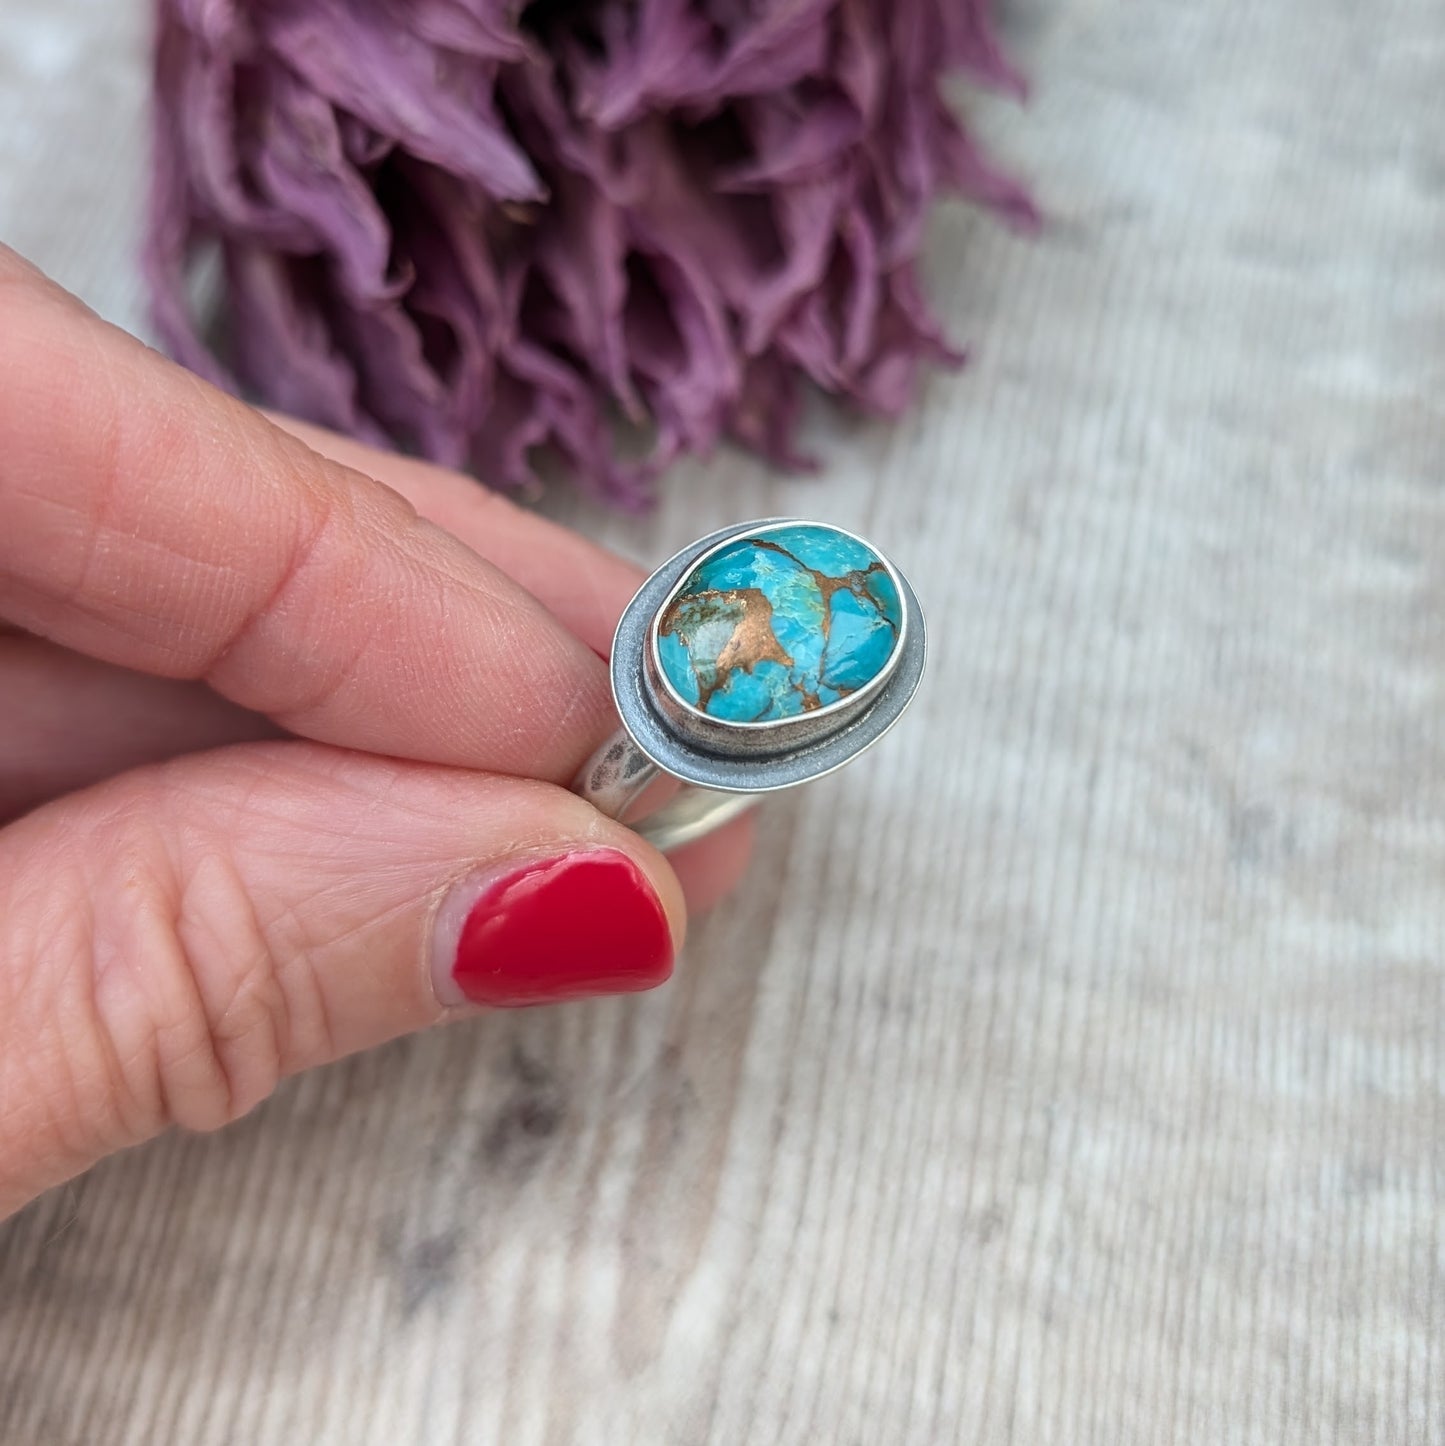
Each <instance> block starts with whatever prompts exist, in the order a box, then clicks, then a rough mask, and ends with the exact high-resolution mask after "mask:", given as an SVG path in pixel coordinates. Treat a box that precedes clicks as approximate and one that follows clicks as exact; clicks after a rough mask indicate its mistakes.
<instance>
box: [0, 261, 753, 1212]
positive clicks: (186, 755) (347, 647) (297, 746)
mask: <svg viewBox="0 0 1445 1446" xmlns="http://www.w3.org/2000/svg"><path fill="white" fill-rule="evenodd" d="M639 581H640V577H639V575H638V573H637V572H636V570H635V569H633V568H632V567H630V566H629V565H628V564H626V563H624V562H622V561H621V560H619V559H618V558H616V557H614V556H612V555H610V554H608V553H607V552H605V551H603V550H601V549H599V548H597V547H595V546H593V545H592V544H590V543H588V542H586V541H585V540H584V539H582V538H580V537H577V536H575V535H573V534H571V533H569V532H568V531H566V530H565V529H563V528H560V527H557V526H556V525H554V524H552V523H549V522H547V521H545V520H543V519H540V518H538V517H535V516H532V515H530V514H528V513H526V512H523V511H521V510H520V509H518V508H516V507H514V506H512V505H511V504H510V503H508V502H506V501H505V500H503V499H501V498H498V497H496V496H495V495H493V494H490V493H488V492H486V491H484V490H483V489H482V488H480V487H478V486H477V485H476V483H475V482H473V481H471V480H468V479H466V478H463V477H459V476H456V475H454V474H451V473H448V472H445V471H443V470H440V469H438V468H434V467H430V466H427V465H425V464H423V463H419V462H415V461H411V460H408V459H403V458H400V457H395V456H389V455H386V454H383V453H379V452H375V451H372V450H371V449H368V448H365V447H362V446H359V445H357V444H355V443H352V442H349V441H346V440H344V439H342V438H339V437H335V436H332V435H330V434H328V433H324V432H321V431H318V430H316V429H313V428H309V427H305V426H301V425H299V424H297V423H293V422H289V421H285V420H283V419H279V418H268V417H265V416H263V415H262V414H260V413H258V412H256V411H255V410H253V409H251V408H248V407H246V406H245V405H243V404H242V403H240V402H238V401H236V400H235V399H233V398H230V397H228V396H225V395H224V394H222V393H220V392H218V391H216V390H215V389H213V388H211V387H209V386H207V385H206V384H205V383H204V382H201V381H199V380H198V379H197V378H195V377H194V376H192V375H190V374H189V373H187V372H184V371H182V370H180V369H179V368H177V367H175V366H172V365H171V364H170V363H168V362H167V361H165V360H164V359H163V358H161V357H159V356H158V355H156V354H155V353H154V352H152V351H149V350H148V349H147V348H145V347H143V346H142V345H141V344H140V343H139V342H137V341H136V340H134V339H133V338H131V337H129V336H127V335H126V334H124V333H123V332H121V331H119V330H117V329H116V328H114V327H111V326H109V325H108V324H106V323H105V322H102V321H101V320H99V319H98V318H97V317H95V316H94V315H93V314H92V313H90V312H89V311H87V310H86V309H85V307H83V306H82V305H81V304H80V303H79V302H78V301H76V300H75V299H74V298H73V297H70V296H68V295H67V294H66V293H64V292H63V291H61V290H60V289H59V288H58V287H56V286H54V285H53V284H52V283H50V282H49V281H47V280H46V279H45V278H44V277H43V276H42V275H41V274H40V273H39V272H38V271H36V270H35V269H34V268H33V267H31V266H30V265H29V264H28V263H26V262H25V261H23V260H22V259H21V258H20V257H18V256H17V255H15V253H13V252H11V251H8V250H6V249H5V248H3V247H0V825H3V827H0V1217H3V1216H4V1215H5V1214H7V1213H9V1212H11V1211H13V1210H15V1209H17V1208H18V1207H19V1206H20V1205H22V1204H24V1203H25V1202H26V1201H27V1200H29V1199H31V1198H33V1197H34V1196H35V1195H36V1194H38V1193H39V1192H41V1191H42V1190H44V1189H46V1188H48V1187H50V1186H52V1185H54V1184H57V1183H59V1182H60V1181H62V1180H64V1179H67V1178H69V1177H70V1176H72V1175H74V1174H76V1173H78V1172H79V1171H82V1170H84V1169H86V1168H87V1167H88V1166H89V1165H91V1164H93V1163H94V1162H95V1161H96V1160H98V1159H99V1158H101V1157H102V1156H103V1155H105V1154H107V1153H110V1152H111V1151H114V1150H119V1149H123V1148H126V1147H128V1146H130V1145H134V1144H137V1143H139V1142H140V1141H142V1140H145V1139H147V1138H149V1137H150V1136H152V1135H155V1134H157V1133H159V1132H160V1131H161V1130H164V1129H166V1128H167V1127H168V1126H171V1125H173V1124H179V1125H182V1126H185V1127H188V1128H193V1129H211V1128H216V1127H219V1126H222V1125H225V1124H226V1123H228V1122H229V1121H231V1120H233V1119H235V1118H236V1117H238V1116H239V1115H241V1114H243V1113H245V1112H246V1111H247V1110H249V1109H250V1108H252V1107H253V1106H254V1105H255V1104H256V1103H257V1102H258V1101H259V1100H261V1099H262V1098H264V1097H265V1096H266V1095H267V1094H268V1093H269V1092H270V1091H271V1090H272V1089H274V1087H275V1086H276V1084H277V1083H278V1082H279V1081H280V1080H281V1079H282V1078H284V1077H286V1076H288V1075H290V1074H293V1073H296V1072H297V1071H300V1070H303V1069H307V1068H310V1067H312V1066H314V1065H320V1064H324V1063H326V1062H328V1061H330V1060H333V1059H336V1058H338V1057H339V1056H341V1055H344V1054H347V1053H350V1052H352V1051H355V1050H360V1049H365V1048H368V1047H370V1046H373V1045H376V1044H379V1043H381V1042H383V1041H384V1040H387V1039H390V1038H392V1037H394V1036H396V1035H398V1034H401V1033H405V1032H407V1031H410V1030H415V1029H420V1028H424V1027H426V1026H428V1025H431V1024H434V1023H437V1022H439V1021H440V1020H442V1019H443V1018H444V1017H446V1016H447V1014H448V1012H449V1011H447V1010H445V1009H443V1008H442V1006H441V1005H440V1004H439V1003H438V1002H437V999H436V996H435V993H434V991H433V989H432V987H431V984H430V973H429V970H430V962H431V961H430V960H429V957H428V950H429V948H430V947H431V935H432V923H433V920H434V918H435V916H436V912H437V910H438V908H439V906H440V903H441V901H442V900H443V899H444V898H446V896H447V892H448V890H449V888H451V887H452V886H454V885H455V884H456V883H457V881H458V880H460V879H463V878H466V877H470V876H475V875H476V873H477V871H478V870H479V869H480V870H483V871H485V870H488V869H493V868H496V869H505V868H506V867H508V865H509V862H510V861H513V860H516V859H520V858H532V857H539V856H553V855H562V854H566V853H568V852H571V851H573V850H575V849H578V848H590V847H611V848H615V849H619V850H621V851H623V852H624V853H626V854H628V855H629V856H630V857H631V858H632V859H633V860H635V861H636V863H637V864H638V865H639V866H640V867H641V868H642V869H643V870H644V872H645V873H646V875H647V876H648V878H649V879H650V880H651V882H652V884H653V886H654V888H655V889H656V891H657V894H658V896H659V898H660V900H661V902H662V904H663V907H664V909H665V910H666V912H667V915H668V918H669V921H670V924H671V927H672V931H673V935H674V939H675V940H676V942H677V943H678V944H679V945H680V944H681V941H682V937H683V932H684V928H685V918H686V914H687V910H688V908H689V907H691V908H692V909H694V910H697V909H703V908H706V907H708V906H709V905H710V904H711V903H713V902H714V901H716V899H718V898H719V897H720V896H721V895H722V894H724V893H725V892H726V891H727V890H728V889H729V888H731V887H732V885H733V884H734V883H735V882H736V880H737V878H738V877H739V875H740V874H741V872H742V870H743V869H744V867H745V865H746V862H747V855H748V849H749V841H750V835H749V826H748V823H747V821H746V820H744V821H742V822H740V823H739V824H738V825H735V826H734V827H732V828H730V829H728V830H724V831H723V832H721V833H719V834H717V835H714V836H713V837H711V838H709V839H707V840H705V841H704V842H703V843H701V844H698V845H696V846H694V847H693V848H692V849H690V850H687V851H684V852H683V853H680V854H678V855H675V856H673V857H672V858H671V860H670V861H669V860H667V859H664V858H663V857H662V856H661V855H659V854H658V853H657V852H656V851H655V850H653V849H652V848H650V847H649V846H648V845H647V844H646V843H644V842H643V841H642V840H641V839H640V838H639V837H638V836H637V835H636V834H634V833H632V832H631V831H630V830H628V829H625V828H623V827H621V826H620V825H618V824H616V823H613V822H612V821H610V820H608V819H605V818H603V817H602V816H601V815H599V814H598V813H597V812H596V811H595V810H593V809H592V808H590V807H589V806H588V805H586V804H584V803H582V802H581V801H580V800H579V799H577V798H576V797H574V796H573V795H572V794H570V793H569V792H568V791H567V789H566V784H567V783H568V781H569V780H570V778H571V777H572V775H573V774H574V772H575V771H576V769H577V768H578V766H579V765H580V764H581V762H582V761H583V760H584V759H585V758H586V757H587V755H588V754H589V753H590V752H591V750H592V749H593V748H594V747H595V746H596V745H597V744H598V743H599V742H600V741H601V740H602V739H603V738H604V737H606V736H607V734H608V733H609V732H610V731H611V729H612V727H613V726H614V722H615V720H614V717H613V714H612V710H611V705H610V700H609V696H608V688H607V679H606V668H605V665H604V664H603V662H602V661H601V656H600V655H602V654H605V652H606V649H607V646H608V643H609V640H610V637H611V633H612V628H613V626H614V624H615V622H616V618H617V615H618V613H619V612H620V610H621V608H622V606H623V605H624V604H625V602H626V601H627V599H628V598H629V597H630V596H631V594H632V592H633V590H634V589H635V587H636V586H637V584H638V582H639Z"/></svg>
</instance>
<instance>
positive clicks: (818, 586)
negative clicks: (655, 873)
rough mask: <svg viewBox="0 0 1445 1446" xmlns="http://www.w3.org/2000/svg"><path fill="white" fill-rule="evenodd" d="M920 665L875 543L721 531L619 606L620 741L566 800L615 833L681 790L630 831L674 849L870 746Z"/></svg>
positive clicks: (811, 532)
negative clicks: (638, 809)
mask: <svg viewBox="0 0 1445 1446" xmlns="http://www.w3.org/2000/svg"><path fill="white" fill-rule="evenodd" d="M924 655H925V639H924V624H923V611H922V609H921V608H920V607H919V605H918V599H917V597H916V596H915V595H914V592H913V589H912V588H911V587H910V586H909V585H908V581H907V579H906V578H905V577H904V576H903V574H902V573H901V572H899V571H898V569H897V568H896V567H895V566H894V565H893V564H892V563H891V562H890V561H889V560H888V559H887V558H886V557H885V556H884V555H883V553H881V552H880V551H879V550H878V549H877V548H876V547H874V546H873V545H872V543H869V542H866V541H865V540H864V539H863V538H861V537H858V536H856V535H855V534H854V533H851V532H846V531H844V530H843V529H842V528H840V527H833V526H830V525H828V524H826V523H818V522H807V521H803V520H800V519H797V518H767V519H764V520H762V521H759V522H750V523H746V524H744V525H743V526H739V527H725V528H723V529H722V530H721V531H718V532H714V533H711V534H709V535H708V536H707V537H704V538H701V539H699V540H698V541H697V542H694V543H692V544H690V545H689V546H687V547H685V548H683V550H682V551H681V552H679V553H678V554H677V555H676V556H675V557H673V558H671V559H670V560H669V561H667V562H665V563H664V564H663V565H662V566H661V567H660V568H658V569H657V571H656V572H654V573H653V574H652V576H651V577H650V578H648V579H647V581H646V582H645V583H643V585H642V586H641V587H640V588H639V589H638V591H637V594H636V596H634V597H633V599H632V601H631V602H630V603H629V604H628V605H627V609H626V611H624V612H623V614H622V618H621V621H620V622H619V623H618V624H617V632H616V634H615V636H614V637H613V640H612V695H613V698H614V699H615V700H616V703H617V713H618V717H619V718H620V720H621V725H622V726H621V727H620V728H619V729H618V731H617V732H616V733H615V734H614V735H613V736H612V737H611V738H610V739H608V741H607V742H606V743H604V744H603V745H602V747H601V748H599V749H598V750H597V752H596V753H595V754H593V756H592V757H591V758H590V759H589V760H588V762H587V764H586V766H585V767H584V768H583V769H582V771H581V772H580V773H579V774H578V775H577V778H576V780H575V782H574V783H573V785H572V787H573V790H574V791H575V792H577V793H579V794H580V795H581V796H582V797H583V798H585V799H587V800H588V801H589V802H590V803H592V804H593V805H594V806H595V807H597V808H598V809H600V810H601V811H602V812H603V813H605V814H607V815H608V816H609V817H611V818H616V819H621V820H623V821H625V820H626V818H627V815H628V813H629V811H631V810H632V809H633V808H634V805H636V804H637V803H638V801H639V800H640V799H641V797H642V795H643V794H644V793H645V792H646V791H647V790H648V788H649V786H650V785H652V784H653V783H655V782H656V781H657V780H658V779H659V778H660V777H668V778H672V779H676V780H677V781H678V782H680V783H682V784H683V785H685V786H684V787H683V788H682V790H681V791H680V792H678V793H677V795H676V796H675V797H674V798H672V799H671V800H670V801H669V802H667V803H666V804H664V805H663V806H662V807H660V808H658V809H657V810H656V811H654V812H651V813H649V814H648V815H647V816H646V817H645V818H643V819H642V820H641V821H640V822H639V823H638V824H637V825H636V828H637V831H638V832H639V833H641V834H642V835H643V836H644V837H646V838H648V839H650V840H651V841H652V842H653V843H654V844H655V845H656V846H657V847H658V848H660V849H663V850H664V851H665V850H668V849H675V848H680V847H681V846H682V845H683V844H687V843H691V842H692V841H693V840H694V839H698V838H701V837H702V836H703V835H704V834H707V833H710V832H711V831H712V830H713V829H715V828H718V827H720V826H721V825H722V824H724V823H726V822H727V821H728V820H729V819H732V818H735V817H737V815H738V814H740V813H742V812H744V811H745V810H746V809H748V808H751V807H752V806H753V805H754V804H755V803H757V802H758V800H759V798H760V796H761V795H763V794H766V793H772V792H776V791H777V790H778V789H783V788H792V787H794V786H795V785H797V784H800V783H807V782H810V781H811V780H812V779H815V778H821V777H822V776H823V775H824V774H825V773H831V772H833V770H834V769H836V768H841V767H842V766H843V765H844V764H845V763H849V762H851V761H852V760H853V759H854V758H856V757H857V756H858V755H859V754H860V753H861V752H862V751H863V750H864V749H865V748H867V747H869V746H870V745H871V744H873V743H876V742H877V741H878V739H880V738H881V737H882V736H883V735H884V734H885V733H886V732H887V731H888V729H889V728H891V727H892V726H893V724H894V723H896V722H897V721H898V719H899V718H900V717H901V716H902V713H903V710H904V709H905V708H906V707H907V706H908V702H909V700H910V699H911V698H912V697H913V694H914V691H915V690H916V689H917V687H918V682H919V679H920V678H921V677H922V676H923V665H924Z"/></svg>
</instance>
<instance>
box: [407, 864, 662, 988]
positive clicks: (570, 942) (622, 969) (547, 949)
mask: <svg viewBox="0 0 1445 1446" xmlns="http://www.w3.org/2000/svg"><path fill="white" fill-rule="evenodd" d="M436 932H437V945H438V953H439V954H440V955H441V956H442V957H439V958H437V960H436V967H435V973H434V976H433V977H434V983H435V986H436V991H437V995H438V997H439V998H440V999H441V1001H442V1003H443V1004H460V1003H461V1002H462V1001H463V1000H470V1001H471V1002H472V1003H473V1004H485V1005H488V1006H490V1007H492V1008H514V1007H518V1006H521V1005H527V1004H556V1003H560V1002H561V1001H562V1000H565V999H586V998H589V997H591V996H593V995H598V994H628V993H632V992H633V991H635V990H639V989H651V988H653V987H654V986H655V985H658V984H661V983H662V982H663V981H664V980H665V979H666V978H667V977H668V976H669V975H670V974H671V973H672V953H673V949H672V929H671V927H670V926H669V924H668V920H667V914H666V912H665V911H664V909H663V907H662V903H661V901H660V900H659V899H658V897H657V890H656V889H655V888H653V886H652V881H651V880H650V879H649V878H648V877H647V875H646V874H645V873H644V872H643V870H642V869H641V868H640V867H639V866H638V865H637V864H636V863H634V862H633V860H632V859H631V858H629V857H628V856H627V855H626V854H625V853H622V852H620V851H619V850H617V849H588V850H586V851H583V852H579V853H571V854H565V855H563V856H562V857H561V858H553V859H543V860H541V861H533V862H530V863H526V864H521V865H519V866H518V867H516V868H513V869H510V870H508V871H507V872H506V873H504V874H500V875H492V876H481V877H478V878H474V879H471V880H468V881H466V882H464V883H463V884H461V885H460V886H459V887H458V889H457V890H454V891H453V894H452V896H451V898H449V899H448V900H447V902H446V903H445V904H444V905H443V906H442V912H441V914H440V915H439V916H438V920H437V931H436Z"/></svg>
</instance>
